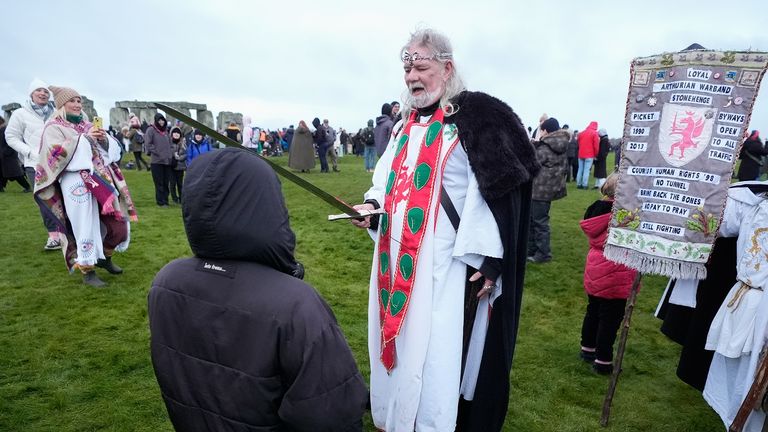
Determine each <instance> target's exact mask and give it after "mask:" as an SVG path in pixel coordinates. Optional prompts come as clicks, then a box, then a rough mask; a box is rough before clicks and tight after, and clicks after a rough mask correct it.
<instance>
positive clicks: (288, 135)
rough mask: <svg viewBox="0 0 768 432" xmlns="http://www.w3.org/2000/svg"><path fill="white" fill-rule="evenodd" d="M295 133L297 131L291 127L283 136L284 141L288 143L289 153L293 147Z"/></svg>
mask: <svg viewBox="0 0 768 432" xmlns="http://www.w3.org/2000/svg"><path fill="white" fill-rule="evenodd" d="M294 131H295V130H294V129H293V128H292V127H289V128H288V130H286V131H285V133H284V134H283V141H285V142H286V143H288V151H291V147H290V146H291V141H293V133H294Z"/></svg>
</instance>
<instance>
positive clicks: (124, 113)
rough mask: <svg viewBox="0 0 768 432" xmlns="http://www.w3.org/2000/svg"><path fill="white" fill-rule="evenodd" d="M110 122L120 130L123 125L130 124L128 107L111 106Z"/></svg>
mask: <svg viewBox="0 0 768 432" xmlns="http://www.w3.org/2000/svg"><path fill="white" fill-rule="evenodd" d="M109 124H110V125H111V126H112V127H114V128H115V129H116V130H120V129H121V128H122V127H123V126H128V109H127V108H110V110H109Z"/></svg>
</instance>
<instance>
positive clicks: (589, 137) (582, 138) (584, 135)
mask: <svg viewBox="0 0 768 432" xmlns="http://www.w3.org/2000/svg"><path fill="white" fill-rule="evenodd" d="M578 141H579V171H578V172H577V173H576V188H578V189H587V185H588V184H589V170H590V169H592V162H593V161H594V160H595V158H596V157H597V153H598V152H599V151H600V137H599V136H598V135H597V122H596V121H593V122H590V123H589V126H587V128H586V129H584V130H583V131H581V133H579V139H578Z"/></svg>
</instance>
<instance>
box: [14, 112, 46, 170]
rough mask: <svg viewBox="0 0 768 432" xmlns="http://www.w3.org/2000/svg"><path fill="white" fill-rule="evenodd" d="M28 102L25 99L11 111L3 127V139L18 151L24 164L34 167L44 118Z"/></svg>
mask: <svg viewBox="0 0 768 432" xmlns="http://www.w3.org/2000/svg"><path fill="white" fill-rule="evenodd" d="M30 103H31V102H30V101H27V102H26V103H25V104H24V106H23V107H21V108H19V109H17V110H16V111H14V112H13V114H12V115H11V119H10V120H9V121H8V127H6V128H5V139H6V140H7V141H8V145H9V146H11V148H13V149H14V150H16V152H18V153H19V155H20V157H21V159H22V162H23V163H24V166H25V167H31V168H34V167H35V165H37V156H38V153H39V151H40V139H41V137H42V134H43V127H44V126H45V119H43V117H41V116H40V115H38V114H37V113H36V112H35V110H33V109H32V107H31V106H30V105H29V104H30Z"/></svg>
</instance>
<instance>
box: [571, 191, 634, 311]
mask: <svg viewBox="0 0 768 432" xmlns="http://www.w3.org/2000/svg"><path fill="white" fill-rule="evenodd" d="M612 205H613V201H602V200H600V201H596V202H595V203H594V204H592V205H591V206H590V207H589V208H588V209H587V212H586V214H585V215H584V220H582V221H581V222H580V223H579V225H580V226H581V229H582V231H584V234H586V235H587V238H588V239H589V252H588V253H587V263H586V265H585V266H584V291H586V292H587V294H589V295H591V296H595V297H600V298H605V299H627V298H629V292H630V290H631V289H632V282H634V280H635V275H637V270H633V269H630V268H629V267H627V266H625V265H623V264H617V263H615V262H613V261H609V260H608V259H606V258H605V256H603V249H604V248H605V241H606V240H607V238H608V224H609V223H610V221H611V206H612Z"/></svg>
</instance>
